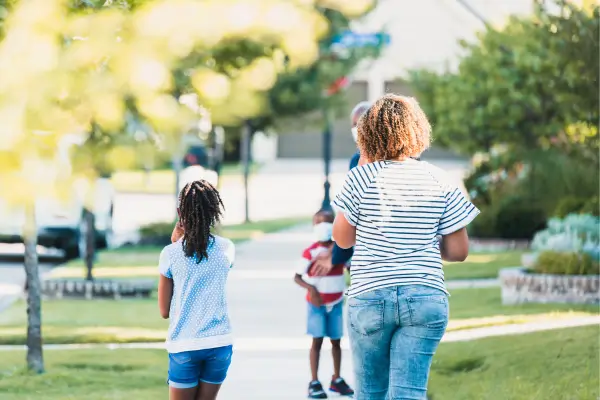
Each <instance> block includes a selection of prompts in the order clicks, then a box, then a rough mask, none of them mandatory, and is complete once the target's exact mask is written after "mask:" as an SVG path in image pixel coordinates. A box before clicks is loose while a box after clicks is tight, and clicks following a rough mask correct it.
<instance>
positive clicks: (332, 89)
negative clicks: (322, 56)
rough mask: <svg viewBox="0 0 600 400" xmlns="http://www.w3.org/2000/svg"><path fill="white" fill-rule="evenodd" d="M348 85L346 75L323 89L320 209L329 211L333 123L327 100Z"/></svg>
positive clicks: (348, 81)
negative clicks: (322, 168)
mask: <svg viewBox="0 0 600 400" xmlns="http://www.w3.org/2000/svg"><path fill="white" fill-rule="evenodd" d="M348 85H350V80H349V79H348V77H346V76H342V77H341V78H338V79H336V80H335V82H333V83H332V84H331V86H329V88H328V89H327V90H326V91H325V93H324V97H325V107H324V109H323V114H324V115H323V116H324V119H325V128H324V130H323V164H324V175H325V182H324V183H323V203H322V204H321V209H322V210H327V211H331V210H332V208H331V183H330V182H329V175H330V172H331V139H332V138H331V126H332V125H333V115H332V110H331V107H330V104H329V101H328V100H327V99H328V98H329V97H331V96H333V95H334V94H336V93H338V92H339V91H341V90H343V89H345V88H347V87H348Z"/></svg>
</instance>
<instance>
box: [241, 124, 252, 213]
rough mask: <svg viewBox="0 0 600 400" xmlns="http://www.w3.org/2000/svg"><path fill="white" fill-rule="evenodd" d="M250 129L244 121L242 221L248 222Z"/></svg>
mask: <svg viewBox="0 0 600 400" xmlns="http://www.w3.org/2000/svg"><path fill="white" fill-rule="evenodd" d="M251 129H252V128H251V127H250V123H249V122H248V121H246V122H245V123H244V126H243V127H242V148H241V150H242V154H241V156H242V157H241V159H242V164H243V167H244V221H245V222H250V198H249V194H248V183H249V182H248V180H249V177H250V162H251V161H252V159H251V157H252V155H251V154H250V152H251V151H252V130H251Z"/></svg>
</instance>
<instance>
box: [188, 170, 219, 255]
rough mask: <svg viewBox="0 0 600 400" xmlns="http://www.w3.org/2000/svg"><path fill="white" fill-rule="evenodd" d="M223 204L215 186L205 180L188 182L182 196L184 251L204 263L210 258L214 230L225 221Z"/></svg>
mask: <svg viewBox="0 0 600 400" xmlns="http://www.w3.org/2000/svg"><path fill="white" fill-rule="evenodd" d="M223 208H224V206H223V201H222V200H221V196H220V195H219V192H218V191H217V189H215V187H214V186H213V185H211V184H210V183H208V182H207V181H205V180H199V181H195V182H191V183H188V184H187V185H185V187H184V188H183V189H182V190H181V193H179V204H178V213H179V223H180V224H181V226H182V227H183V231H184V234H183V241H182V245H183V250H184V251H185V255H186V256H188V257H193V256H195V257H196V261H197V262H200V261H202V260H204V259H207V258H208V246H209V244H210V240H214V236H213V235H212V234H211V228H212V227H214V226H215V225H216V224H218V223H219V222H220V221H221V217H222V216H223Z"/></svg>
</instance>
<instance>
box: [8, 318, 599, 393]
mask: <svg viewBox="0 0 600 400" xmlns="http://www.w3.org/2000/svg"><path fill="white" fill-rule="evenodd" d="M599 334H600V332H599V328H598V326H589V327H580V328H571V329H561V330H555V331H546V332H538V333H530V334H525V335H518V336H507V337H496V338H487V339H481V340H476V341H472V342H463V343H442V344H441V345H440V348H439V349H438V352H437V354H436V356H435V358H434V361H433V366H432V374H431V380H430V384H429V396H430V399H431V400H481V399H490V400H547V399H560V400H571V399H572V400H576V399H577V400H584V399H585V400H587V399H590V400H591V399H597V398H598V396H599V395H600V393H599V389H598V388H599V381H598V373H599V371H598V365H599V359H598V351H599V349H598V335H599ZM24 360H25V354H24V352H21V351H14V352H3V353H2V357H0V393H2V396H1V397H2V400H37V399H40V398H43V399H44V400H71V399H73V400H75V399H83V398H85V399H87V400H109V399H110V400H128V399H164V398H167V387H166V385H165V372H166V365H167V357H166V354H165V352H164V351H163V350H71V351H58V350H52V351H46V352H45V361H46V369H47V373H45V374H43V375H32V374H30V373H28V372H26V371H25V370H24ZM234 363H235V360H234ZM275 378H276V377H275ZM240 384H243V382H241V383H240ZM241 389H246V388H241Z"/></svg>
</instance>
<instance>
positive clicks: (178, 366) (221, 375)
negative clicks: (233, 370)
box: [167, 346, 233, 389]
mask: <svg viewBox="0 0 600 400" xmlns="http://www.w3.org/2000/svg"><path fill="white" fill-rule="evenodd" d="M232 354H233V348H232V346H224V347H217V348H214V349H204V350H194V351H183V352H181V353H169V379H168V381H167V382H168V383H169V386H171V387H174V388H178V389H189V388H193V387H196V386H198V382H205V383H212V384H214V385H220V384H221V383H223V381H225V378H226V377H227V370H228V369H229V365H230V364H231V355H232Z"/></svg>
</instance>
